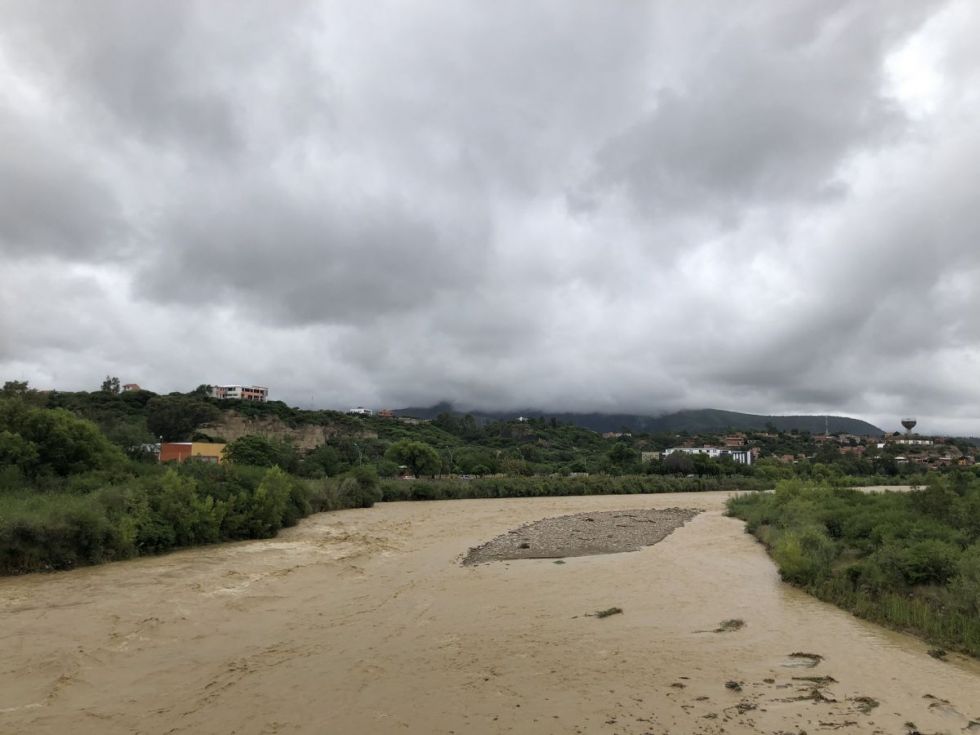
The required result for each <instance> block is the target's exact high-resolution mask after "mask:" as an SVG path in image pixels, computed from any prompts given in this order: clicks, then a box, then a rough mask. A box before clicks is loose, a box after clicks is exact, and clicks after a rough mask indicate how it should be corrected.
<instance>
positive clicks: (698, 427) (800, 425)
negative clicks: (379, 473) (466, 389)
mask: <svg viewBox="0 0 980 735" xmlns="http://www.w3.org/2000/svg"><path fill="white" fill-rule="evenodd" d="M440 413H452V414H458V415H463V414H467V413H468V414H470V415H472V416H473V417H474V418H476V419H477V420H482V421H506V420H508V419H513V418H516V417H518V416H527V417H528V418H552V417H554V418H556V419H558V420H559V421H561V422H563V423H568V424H574V425H575V426H581V427H582V428H585V429H591V430H592V431H598V432H600V433H601V432H607V431H623V430H626V431H635V432H637V433H649V434H656V433H659V432H666V431H674V432H679V431H688V432H691V433H697V432H721V431H765V430H766V429H767V428H774V429H776V430H777V431H792V430H794V429H795V430H797V431H808V432H810V433H811V434H823V433H824V432H825V431H829V432H830V433H831V434H836V433H839V432H844V433H847V434H857V435H864V436H882V435H884V433H885V432H884V431H882V430H881V429H879V428H878V427H877V426H875V425H874V424H869V423H868V422H867V421H862V420H861V419H854V418H850V417H848V416H823V415H821V416H762V415H758V414H751V413H739V412H737V411H721V410H719V409H716V408H702V409H694V410H685V411H675V412H673V413H667V414H663V415H661V416H644V415H640V414H626V413H572V412H552V411H538V410H532V409H527V410H524V411H478V410H473V411H460V410H457V409H456V408H454V407H453V405H452V404H450V403H446V402H442V403H437V404H436V405H434V406H430V407H428V408H423V407H412V408H402V409H398V410H397V411H395V414H397V415H399V416H414V417H416V418H420V419H432V418H435V417H436V416H438V415H439V414H440Z"/></svg>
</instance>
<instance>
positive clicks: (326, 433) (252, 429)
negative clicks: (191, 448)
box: [198, 411, 378, 450]
mask: <svg viewBox="0 0 980 735" xmlns="http://www.w3.org/2000/svg"><path fill="white" fill-rule="evenodd" d="M198 433H199V434H203V435H205V436H208V437H210V438H212V439H215V440H219V439H220V440H224V441H226V442H233V441H235V440H236V439H240V438H241V437H243V436H245V435H247V434H257V435H258V436H264V437H267V438H269V439H284V440H286V441H289V442H292V444H293V446H295V447H296V448H297V449H301V450H308V449H313V448H315V447H318V446H319V445H321V444H323V443H324V442H326V441H327V440H328V439H330V438H331V437H334V436H337V435H346V436H350V437H352V438H357V439H376V438H377V437H378V435H377V433H376V432H373V431H358V432H351V431H350V429H348V428H346V427H342V426H337V425H334V424H323V425H304V426H290V425H289V424H286V423H285V422H283V421H282V420H281V419H279V418H278V417H276V416H262V417H258V418H249V417H247V416H242V415H241V414H240V413H238V412H237V411H224V412H223V413H222V415H221V419H220V420H219V421H216V422H214V423H211V424H207V425H206V426H203V427H201V428H200V429H198Z"/></svg>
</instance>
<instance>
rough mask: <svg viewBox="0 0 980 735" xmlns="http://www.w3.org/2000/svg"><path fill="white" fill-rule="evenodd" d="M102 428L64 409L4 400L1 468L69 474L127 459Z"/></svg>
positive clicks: (1, 407) (0, 428)
mask: <svg viewBox="0 0 980 735" xmlns="http://www.w3.org/2000/svg"><path fill="white" fill-rule="evenodd" d="M124 460H125V458H124V456H123V454H122V452H121V451H120V450H119V449H117V448H116V447H114V446H113V445H112V444H111V443H110V442H109V440H108V439H106V437H105V435H103V434H102V432H101V431H99V429H98V427H97V426H96V425H95V424H93V423H92V422H90V421H86V420H84V419H80V418H77V417H76V416H74V415H72V414H71V413H70V412H68V411H66V410H64V409H60V408H58V409H45V408H35V407H33V406H31V405H29V404H28V403H25V402H23V401H17V400H0V468H8V469H9V468H14V469H16V470H17V471H19V472H20V473H22V474H23V475H24V476H25V477H28V478H34V477H38V476H44V475H55V476H59V477H66V476H68V475H71V474H75V473H79V472H86V471H88V470H94V469H106V468H110V467H113V466H118V465H120V464H122V463H123V462H124Z"/></svg>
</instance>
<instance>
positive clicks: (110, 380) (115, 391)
mask: <svg viewBox="0 0 980 735" xmlns="http://www.w3.org/2000/svg"><path fill="white" fill-rule="evenodd" d="M121 390H122V388H121V387H120V385H119V378H117V377H115V376H109V375H106V376H105V380H103V381H102V392H103V393H108V394H110V395H113V396H118V395H119V393H120V391H121Z"/></svg>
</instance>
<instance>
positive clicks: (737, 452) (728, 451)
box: [664, 447, 752, 464]
mask: <svg viewBox="0 0 980 735" xmlns="http://www.w3.org/2000/svg"><path fill="white" fill-rule="evenodd" d="M674 452H683V453H684V454H706V455H708V456H709V457H710V458H711V459H718V458H719V457H731V458H732V461H733V462H735V463H736V464H752V451H751V450H749V449H732V448H730V447H671V448H670V449H665V450H664V457H668V456H670V455H671V454H673V453H674Z"/></svg>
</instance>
